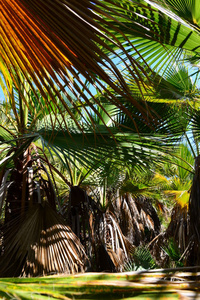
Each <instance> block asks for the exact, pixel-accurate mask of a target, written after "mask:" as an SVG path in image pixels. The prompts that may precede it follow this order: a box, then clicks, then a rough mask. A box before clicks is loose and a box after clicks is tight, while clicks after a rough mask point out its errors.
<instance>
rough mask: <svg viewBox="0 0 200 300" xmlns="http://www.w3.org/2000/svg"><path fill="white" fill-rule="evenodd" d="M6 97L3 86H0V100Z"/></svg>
mask: <svg viewBox="0 0 200 300" xmlns="http://www.w3.org/2000/svg"><path fill="white" fill-rule="evenodd" d="M3 98H4V95H3V92H2V89H1V86H0V100H2V99H3Z"/></svg>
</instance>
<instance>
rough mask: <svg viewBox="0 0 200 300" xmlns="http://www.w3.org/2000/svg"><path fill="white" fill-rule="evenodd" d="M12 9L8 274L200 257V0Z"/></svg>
mask: <svg viewBox="0 0 200 300" xmlns="http://www.w3.org/2000/svg"><path fill="white" fill-rule="evenodd" d="M0 7H1V10H0V20H1V23H0V72H1V77H0V83H1V86H2V89H3V92H4V95H5V99H4V100H2V102H1V111H0V114H1V123H0V140H1V146H0V159H1V169H0V182H1V185H0V208H1V260H0V275H1V276H3V277H6V276H19V275H20V276H38V275H45V274H53V273H74V272H79V271H84V270H92V271H102V270H107V271H123V270H125V269H128V267H129V266H130V263H131V264H133V265H138V266H139V265H140V264H142V262H141V261H140V260H142V258H141V257H139V256H141V255H139V254H138V253H140V254H141V253H144V252H145V251H146V252H145V253H146V255H147V254H148V255H150V257H151V260H152V261H153V262H154V265H155V266H161V267H168V266H170V263H172V261H175V262H174V263H175V264H176V265H180V264H181V265H198V263H199V251H200V250H199V234H200V232H199V228H200V226H199V221H198V220H199V214H200V208H199V206H200V204H199V203H200V202H199V201H200V199H199V197H200V195H199V156H198V155H199V143H198V142H199V128H200V127H199V124H200V123H199V122H200V115H199V104H198V101H199V98H198V97H199V90H198V76H199V70H198V62H199V51H200V50H199V41H200V36H199V4H198V1H197V0H196V1H195V0H193V1H192V0H191V1H185V0H182V1H179V2H177V1H173V0H166V1H156V2H154V1H134V2H132V1H130V0H127V1H121V0H120V1H117V0H116V1H99V0H96V1H88V0H83V1H81V3H79V1H65V0H59V1H56V3H55V2H54V1H51V0H46V1H35V0H33V1H28V0H16V1H13V2H12V3H11V1H7V0H3V1H2V2H1V4H0ZM170 245H171V246H170ZM170 247H171V248H170ZM141 249H143V250H141ZM144 249H145V250H144ZM170 251H171V252H170ZM172 252H173V253H175V252H176V254H177V253H178V254H177V255H178V258H174V257H172V255H171V256H170V253H172ZM170 259H171V260H170ZM138 260H139V261H138ZM150 267H151V266H150Z"/></svg>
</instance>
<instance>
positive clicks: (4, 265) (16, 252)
mask: <svg viewBox="0 0 200 300" xmlns="http://www.w3.org/2000/svg"><path fill="white" fill-rule="evenodd" d="M86 260H87V256H86V254H85V251H84V248H83V246H82V245H81V243H80V240H79V239H78V238H77V236H76V235H75V234H74V233H73V232H72V230H71V229H70V227H68V226H66V225H65V222H64V220H63V218H62V217H61V216H60V215H59V214H57V213H56V211H55V210H54V209H53V208H52V207H51V206H50V205H49V204H48V203H47V202H44V204H43V205H42V204H35V205H33V207H32V208H30V209H29V211H28V212H27V213H26V216H25V218H24V220H23V221H22V222H19V221H18V220H15V221H13V222H12V223H10V224H9V227H8V228H6V229H5V232H4V241H3V254H2V256H1V259H0V276H1V277H13V276H22V277H30V276H44V275H47V274H55V273H66V274H69V273H76V272H80V271H83V270H84V265H85V261H86Z"/></svg>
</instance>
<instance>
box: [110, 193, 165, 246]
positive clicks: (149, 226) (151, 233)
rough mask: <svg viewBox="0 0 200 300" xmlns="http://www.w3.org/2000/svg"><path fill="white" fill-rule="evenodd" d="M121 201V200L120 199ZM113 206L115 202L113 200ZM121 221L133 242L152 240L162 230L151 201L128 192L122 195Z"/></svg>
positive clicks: (126, 233)
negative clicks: (134, 196) (135, 196)
mask: <svg viewBox="0 0 200 300" xmlns="http://www.w3.org/2000/svg"><path fill="white" fill-rule="evenodd" d="M118 202H119V201H118ZM112 205H113V207H114V206H115V203H114V202H113V204H112ZM117 206H118V208H115V207H114V210H115V211H116V210H117V209H118V210H119V209H120V212H119V213H118V215H119V217H118V218H119V221H120V226H121V229H122V232H123V234H124V235H125V236H126V237H127V238H128V239H129V240H130V242H131V243H132V244H134V245H135V246H138V245H139V244H140V243H141V242H150V240H151V239H153V238H154V237H155V236H156V235H157V234H158V233H159V232H160V221H159V218H158V216H157V213H156V211H155V209H154V208H153V206H152V205H151V203H150V201H149V200H148V199H146V198H143V197H137V198H133V197H132V196H131V194H129V193H127V194H125V195H123V196H121V199H120V205H119V203H118V204H117Z"/></svg>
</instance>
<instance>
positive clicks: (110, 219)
mask: <svg viewBox="0 0 200 300" xmlns="http://www.w3.org/2000/svg"><path fill="white" fill-rule="evenodd" d="M99 238H100V241H99V242H100V244H101V245H102V246H103V247H104V248H105V250H106V251H107V253H108V254H109V256H110V258H111V260H112V262H113V264H114V266H115V270H116V271H123V269H124V265H125V263H126V262H127V260H128V258H129V255H130V253H131V252H132V251H133V246H132V244H131V243H130V242H129V240H128V239H127V238H126V237H125V236H124V235H123V233H122V231H121V229H120V226H119V224H118V222H117V220H116V218H115V217H114V215H113V214H112V213H109V212H106V213H105V214H103V215H102V218H101V219H100V222H99Z"/></svg>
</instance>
